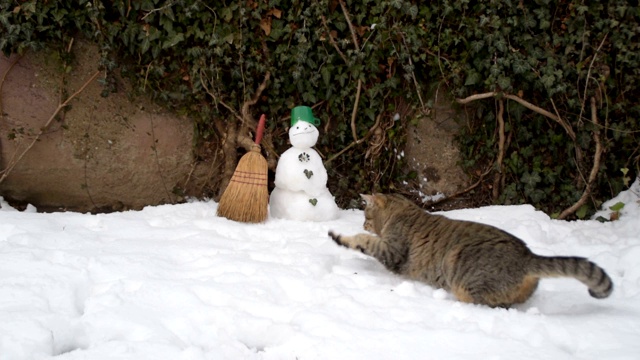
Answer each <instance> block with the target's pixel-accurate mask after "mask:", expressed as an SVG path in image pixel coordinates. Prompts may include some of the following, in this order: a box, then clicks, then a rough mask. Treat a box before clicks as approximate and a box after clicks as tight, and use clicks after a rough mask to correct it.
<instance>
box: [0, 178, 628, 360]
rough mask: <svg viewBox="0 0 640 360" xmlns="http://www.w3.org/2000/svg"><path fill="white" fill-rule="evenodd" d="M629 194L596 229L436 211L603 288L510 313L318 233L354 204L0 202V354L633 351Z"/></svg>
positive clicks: (598, 354)
mask: <svg viewBox="0 0 640 360" xmlns="http://www.w3.org/2000/svg"><path fill="white" fill-rule="evenodd" d="M635 186H636V190H637V188H638V187H640V185H638V184H637V183H636V184H635ZM638 193H640V192H635V193H633V192H630V191H627V192H625V193H623V194H621V195H620V196H619V197H618V198H617V199H614V200H612V201H613V202H612V203H616V202H617V201H622V200H621V199H624V202H625V207H624V209H623V210H624V211H622V214H621V217H620V220H618V221H615V222H606V223H601V222H599V221H596V220H588V221H574V222H564V221H558V220H552V219H550V218H549V217H548V216H547V215H545V214H544V213H542V212H539V211H536V210H535V209H534V208H533V207H532V206H528V205H522V206H491V207H484V208H479V209H466V210H457V211H449V212H446V213H444V214H445V215H446V216H449V217H451V218H456V219H467V220H473V221H479V222H483V223H488V224H492V225H495V226H498V227H500V228H502V229H505V230H507V231H509V232H511V233H513V234H515V235H516V236H519V237H521V238H522V239H523V240H525V241H526V242H527V243H528V244H530V247H531V248H532V249H533V250H534V251H535V252H537V253H540V254H545V255H552V254H557V255H578V256H586V257H589V258H590V259H591V260H593V261H595V262H596V263H598V264H599V265H601V266H602V267H604V268H605V269H606V270H607V271H608V273H609V275H611V277H612V278H613V280H614V282H615V290H614V292H613V294H612V296H611V297H609V298H607V299H604V300H597V299H594V298H591V297H590V296H589V295H588V293H587V289H586V288H585V287H584V286H583V285H582V284H581V283H579V282H577V281H575V280H573V279H545V280H543V281H541V284H540V287H539V289H538V291H537V292H536V293H535V294H534V296H533V297H532V298H531V299H530V300H529V301H528V302H527V303H525V304H523V305H520V306H517V307H515V308H512V309H509V310H505V309H491V308H488V307H485V306H478V305H471V304H464V303H460V302H458V301H456V300H454V299H453V298H452V296H451V295H450V294H448V293H446V292H445V291H443V290H436V289H432V288H431V287H429V286H427V285H424V284H421V283H416V282H412V281H408V280H405V279H403V278H401V277H399V276H396V275H393V274H391V273H389V272H387V271H386V270H385V269H384V268H383V266H382V265H381V264H379V263H378V262H377V261H375V260H374V259H372V258H369V257H366V256H364V255H362V254H361V253H359V252H356V251H350V250H348V249H345V248H342V247H339V246H337V245H335V243H334V242H333V241H331V240H330V239H329V238H328V236H327V231H328V230H330V229H334V230H336V231H339V232H341V233H345V234H348V233H357V232H361V231H362V223H363V220H364V219H363V213H362V211H357V210H341V211H340V216H339V218H338V219H336V220H333V221H328V222H300V221H292V220H282V219H269V220H268V221H267V222H266V223H264V224H242V223H236V222H233V221H230V220H227V219H225V218H218V217H216V216H215V213H216V207H217V204H216V203H215V202H212V201H193V202H190V203H186V204H180V205H164V206H156V207H147V208H145V209H143V210H142V211H128V212H122V213H112V214H100V215H90V214H79V213H70V212H67V213H50V214H45V213H37V212H36V211H35V210H36V209H35V208H34V207H33V206H30V207H29V208H28V209H27V211H24V212H19V211H16V210H15V209H12V208H11V207H10V206H9V205H7V204H6V203H4V202H3V203H2V204H1V205H2V209H1V210H0V359H2V360H5V359H10V360H14V359H16V360H19V359H52V358H55V359H61V360H70V359H92V360H105V359H136V360H139V359H154V360H158V359H160V360H161V359H171V360H175V359H184V360H199V359H292V360H293V359H368V360H369V359H638V358H640V238H639V234H640V221H638V218H639V215H640V204H639V203H638V195H637V194H638ZM605 209H606V208H605Z"/></svg>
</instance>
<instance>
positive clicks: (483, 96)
mask: <svg viewBox="0 0 640 360" xmlns="http://www.w3.org/2000/svg"><path fill="white" fill-rule="evenodd" d="M496 95H497V94H496V93H494V92H488V93H484V94H474V95H471V96H467V97H466V98H464V99H456V102H457V103H458V104H461V105H465V104H468V103H470V102H472V101H476V100H482V99H488V98H490V97H494V96H496Z"/></svg>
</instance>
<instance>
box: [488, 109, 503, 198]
mask: <svg viewBox="0 0 640 360" xmlns="http://www.w3.org/2000/svg"><path fill="white" fill-rule="evenodd" d="M497 118H498V137H499V141H498V160H496V165H497V168H498V172H497V173H496V175H495V177H494V179H493V189H492V194H491V195H492V196H493V199H494V200H495V199H497V198H498V196H499V195H500V182H501V180H502V177H503V176H504V175H503V174H502V161H503V159H504V143H505V136H504V100H502V99H500V100H498V116H497Z"/></svg>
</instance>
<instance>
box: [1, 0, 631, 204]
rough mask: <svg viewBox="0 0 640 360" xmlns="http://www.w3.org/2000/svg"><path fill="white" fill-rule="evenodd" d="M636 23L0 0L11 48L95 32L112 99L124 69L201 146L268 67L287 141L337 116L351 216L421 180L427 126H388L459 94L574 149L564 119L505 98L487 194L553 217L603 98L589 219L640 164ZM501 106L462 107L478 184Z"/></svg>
mask: <svg viewBox="0 0 640 360" xmlns="http://www.w3.org/2000/svg"><path fill="white" fill-rule="evenodd" d="M343 4H344V6H345V9H346V11H343V9H342V5H343ZM638 23H640V8H639V7H638V5H637V3H634V2H630V1H623V0H614V1H610V2H606V3H601V2H598V1H586V2H585V1H581V2H578V1H557V0H536V1H502V2H496V1H490V0H482V1H474V2H472V1H468V0H457V1H452V0H442V1H439V2H437V3H433V2H416V1H407V0H393V1H371V0H370V1H349V0H331V1H329V0H313V1H290V0H272V1H240V2H229V1H227V2H207V1H202V0H172V1H164V0H141V1H124V0H116V1H110V2H102V1H88V0H61V1H21V2H15V1H10V0H0V49H1V50H2V51H3V53H4V54H5V55H9V54H12V53H19V54H22V53H24V52H25V51H38V50H41V49H43V48H45V47H48V48H50V49H54V51H58V52H59V54H60V56H68V55H64V54H65V53H66V50H65V49H66V48H67V47H68V45H69V42H70V41H71V39H72V38H75V37H84V38H86V39H89V40H91V41H93V42H95V43H97V44H98V46H99V47H100V51H101V59H100V63H99V64H97V65H98V66H100V67H101V68H103V69H104V70H105V73H106V74H107V78H106V79H104V80H103V83H104V85H105V89H104V92H103V95H108V94H109V92H111V91H116V90H117V88H116V86H117V84H118V82H117V81H115V80H114V77H115V72H116V71H117V72H119V73H120V74H121V75H123V76H125V77H128V78H129V79H130V80H131V81H132V83H133V84H134V85H135V91H137V92H140V93H146V94H148V95H150V96H151V97H152V98H154V99H156V100H157V101H159V102H161V103H162V104H163V105H165V106H167V107H168V108H170V109H173V110H174V111H176V112H178V113H180V114H185V115H188V116H189V117H190V118H191V119H193V120H194V121H195V127H196V134H197V138H196V139H195V146H196V147H198V146H202V145H203V144H208V143H211V142H213V143H215V142H220V141H221V140H220V139H222V138H223V137H224V133H223V132H224V128H225V127H227V128H228V127H229V126H231V125H233V123H234V122H235V121H237V116H236V115H237V112H238V111H239V109H240V108H241V107H242V104H243V103H244V102H245V101H246V100H247V99H248V98H251V97H252V96H253V94H254V92H255V91H256V89H257V87H258V85H259V84H260V83H261V82H262V79H263V78H264V76H265V74H266V73H267V72H270V73H271V74H272V76H271V79H270V81H269V84H268V88H267V89H266V90H265V92H264V93H263V94H262V96H261V97H260V98H259V99H258V101H257V103H256V104H255V105H254V106H253V108H252V112H255V113H256V114H258V113H267V114H269V115H270V118H272V119H273V120H272V121H270V122H269V131H270V132H271V133H273V134H286V127H287V126H288V122H287V121H286V120H279V119H286V116H287V114H288V111H289V109H290V108H292V107H293V106H295V105H299V104H308V105H315V106H316V110H315V113H316V114H317V116H318V117H320V118H321V119H322V123H323V124H326V127H323V134H322V136H321V137H320V140H319V143H318V146H317V147H318V150H320V152H321V153H323V154H325V155H326V156H327V157H330V156H332V155H333V154H337V153H340V152H341V151H342V150H343V149H345V148H347V147H349V146H352V148H351V151H348V152H344V153H342V155H341V156H340V158H338V159H337V160H335V161H333V162H331V164H329V165H328V168H329V172H330V176H329V178H330V179H332V183H331V184H329V185H330V187H331V189H332V192H334V193H335V194H336V195H337V196H338V200H339V203H341V205H343V206H344V205H347V204H349V203H352V202H351V200H352V199H356V198H357V197H358V195H357V194H358V193H359V192H370V191H372V190H378V191H393V190H395V189H397V188H398V186H399V185H398V184H400V183H401V182H402V180H403V179H404V177H407V176H411V175H410V174H407V173H406V171H405V170H404V169H403V167H402V164H401V163H402V160H401V159H398V156H397V155H396V152H397V151H399V149H401V148H402V145H403V143H404V138H405V130H406V126H407V125H408V123H409V122H411V121H415V120H416V119H417V118H418V117H417V113H412V112H409V114H410V115H411V114H416V115H415V116H414V117H412V116H409V118H408V119H406V120H405V119H403V120H402V121H399V122H394V121H392V120H391V119H392V118H393V115H394V114H395V113H396V112H397V110H398V109H397V108H396V105H397V104H399V103H401V102H406V103H408V104H409V105H410V109H424V106H425V104H429V102H428V101H427V102H425V101H424V99H427V98H428V95H429V93H430V92H431V91H432V90H430V89H436V88H438V89H442V88H446V89H448V91H449V92H450V94H451V96H452V97H458V98H462V97H466V96H469V95H472V94H477V93H485V92H498V93H504V94H515V95H520V96H521V97H522V98H524V99H526V100H527V101H529V102H530V103H533V104H535V105H536V106H538V107H540V108H543V109H546V110H548V111H549V112H551V113H553V114H556V115H557V116H559V117H560V118H561V119H562V120H563V121H565V122H566V123H567V124H568V126H569V127H570V128H571V129H573V131H574V132H575V139H572V138H571V136H570V135H569V134H568V133H567V131H566V129H565V128H564V127H563V126H562V125H561V124H560V123H559V122H558V121H552V120H550V119H549V118H546V117H544V116H542V115H539V114H537V113H534V112H532V111H530V110H529V109H526V108H524V107H523V106H522V105H520V104H518V103H515V102H513V101H506V100H504V101H505V103H504V104H505V114H504V126H505V136H506V138H507V139H508V141H507V142H506V143H505V144H504V145H505V154H504V157H503V158H504V159H503V163H502V166H501V169H498V168H497V167H496V165H494V168H495V171H498V170H500V171H501V172H500V174H501V176H502V177H503V179H504V185H503V186H501V193H500V194H499V196H498V197H497V198H493V199H491V201H492V202H497V203H524V202H529V203H533V204H534V205H536V206H537V207H539V208H541V209H544V210H545V211H547V212H548V213H550V214H551V213H557V212H559V211H560V210H561V209H563V208H565V207H567V206H568V205H570V204H572V203H574V202H575V201H576V199H577V198H579V197H580V194H581V191H582V189H583V188H584V178H585V177H586V175H585V174H587V173H588V172H589V170H590V168H589V161H590V159H592V158H593V155H594V138H593V133H594V131H595V130H596V129H595V128H594V126H593V125H592V124H591V119H590V107H589V103H588V99H590V98H592V97H593V98H596V99H597V100H598V106H597V116H598V118H599V119H601V123H600V126H599V128H600V134H601V138H602V142H603V144H604V146H605V147H606V151H605V152H604V155H603V159H602V165H601V167H600V169H599V174H600V176H599V177H598V181H597V184H595V185H594V187H593V190H592V196H591V199H592V200H593V201H590V202H589V209H588V211H593V209H595V207H597V206H598V205H599V204H598V202H599V201H602V200H603V199H605V198H607V197H609V196H611V195H612V194H614V193H616V192H617V191H620V190H622V189H623V187H624V182H623V180H622V177H620V176H619V174H618V171H619V169H621V168H629V169H632V171H633V169H635V170H636V171H637V168H638V154H640V148H639V146H640V145H639V144H640V141H639V139H638V119H640V104H639V103H638V102H637V99H638V98H640V91H639V87H640V70H639V69H640V43H639V42H638V41H637V39H638V36H639V35H640V28H638V26H637V24H638ZM354 37H355V39H356V42H357V44H356V43H354V40H353V39H354ZM358 83H360V84H361V92H360V96H359V97H356V92H357V88H358V85H357V84H358ZM442 85H445V86H444V87H443V86H442ZM498 100H499V99H498V98H496V99H494V100H485V101H481V102H475V103H474V104H472V105H471V106H472V108H470V111H468V112H466V113H467V114H468V117H467V118H466V119H464V121H466V122H467V124H466V126H463V127H462V129H463V132H462V133H461V134H460V136H459V139H458V142H459V146H460V149H461V153H462V154H463V156H464V158H463V159H462V165H463V166H464V167H465V169H467V170H468V173H469V174H470V175H472V176H477V174H478V173H482V172H483V170H484V169H485V168H486V167H487V166H488V165H489V164H491V163H492V162H494V161H495V159H496V158H497V152H498V140H497V131H498V126H497V123H496V122H497V114H496V106H495V101H498ZM356 104H358V105H357V109H356V114H357V118H356V120H357V121H355V123H354V126H355V129H354V130H355V131H352V128H351V114H352V111H353V109H354V107H356ZM378 119H382V121H384V125H385V127H384V128H385V129H386V130H385V131H383V132H382V133H381V134H378V135H382V138H381V139H382V141H381V142H380V146H379V148H376V147H374V146H373V145H371V144H369V143H367V142H355V140H356V138H358V139H362V138H364V137H366V136H368V135H370V134H369V133H370V131H371V129H372V127H373V126H374V124H376V121H377V120H378ZM217 123H218V124H220V123H222V124H223V125H224V126H223V127H222V129H221V127H220V126H216V124H217ZM323 126H324V125H323ZM354 136H355V137H356V138H354ZM273 141H274V147H275V148H276V150H277V151H280V152H281V151H284V149H286V147H287V146H288V145H287V144H286V137H285V136H283V137H277V138H274V139H273ZM353 144H355V145H353ZM474 174H476V175H474ZM489 178H491V177H490V176H489V177H487V179H489ZM345 179H348V180H345ZM482 188H484V189H488V188H489V187H488V186H483V187H481V188H479V190H480V189H482ZM478 192H479V193H481V192H482V190H480V191H478ZM479 198H485V199H486V198H487V197H482V196H480V197H479Z"/></svg>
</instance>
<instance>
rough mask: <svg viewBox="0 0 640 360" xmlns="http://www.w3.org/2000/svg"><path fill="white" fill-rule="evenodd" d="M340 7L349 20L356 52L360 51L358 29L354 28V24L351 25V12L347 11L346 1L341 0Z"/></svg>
mask: <svg viewBox="0 0 640 360" xmlns="http://www.w3.org/2000/svg"><path fill="white" fill-rule="evenodd" d="M340 7H341V8H342V12H343V13H344V17H345V19H346V20H347V24H349V30H351V38H352V39H353V44H354V45H355V46H356V51H358V50H359V49H360V44H359V42H358V35H357V34H356V29H355V28H354V27H353V24H352V23H351V17H350V16H349V11H348V10H347V6H346V5H345V4H344V0H340Z"/></svg>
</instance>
